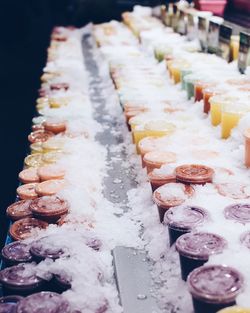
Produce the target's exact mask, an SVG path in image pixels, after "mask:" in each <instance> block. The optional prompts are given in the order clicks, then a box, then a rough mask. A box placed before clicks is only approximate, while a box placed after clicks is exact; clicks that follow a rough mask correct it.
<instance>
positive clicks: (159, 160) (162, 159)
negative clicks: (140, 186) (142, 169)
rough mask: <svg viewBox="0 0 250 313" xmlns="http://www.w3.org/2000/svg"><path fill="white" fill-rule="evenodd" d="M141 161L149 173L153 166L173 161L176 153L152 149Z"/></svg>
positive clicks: (157, 166) (156, 166)
mask: <svg viewBox="0 0 250 313" xmlns="http://www.w3.org/2000/svg"><path fill="white" fill-rule="evenodd" d="M143 162H144V164H145V165H146V168H147V173H150V172H152V171H153V170H154V169H155V168H160V167H161V166H162V165H164V164H170V163H175V162H176V154H175V153H173V152H167V151H159V150H153V151H151V152H148V153H146V154H145V155H144V157H143Z"/></svg>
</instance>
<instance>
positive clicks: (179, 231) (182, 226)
mask: <svg viewBox="0 0 250 313" xmlns="http://www.w3.org/2000/svg"><path fill="white" fill-rule="evenodd" d="M207 216H208V214H207V212H206V210H205V209H203V208H200V207H197V206H185V205H182V206H178V207H175V208H172V209H169V210H168V211H167V213H166V214H165V217H164V225H166V226H167V227H168V234H169V243H170V246H172V245H173V244H174V243H175V242H176V240H177V239H178V238H179V237H180V236H181V235H184V234H186V233H190V232H191V231H194V230H195V228H196V227H197V226H199V225H202V224H203V223H204V222H205V220H206V219H207Z"/></svg>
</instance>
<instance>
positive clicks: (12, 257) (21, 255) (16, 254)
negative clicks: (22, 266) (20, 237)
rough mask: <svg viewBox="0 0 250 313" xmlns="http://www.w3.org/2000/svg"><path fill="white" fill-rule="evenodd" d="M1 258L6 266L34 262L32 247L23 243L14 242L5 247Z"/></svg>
mask: <svg viewBox="0 0 250 313" xmlns="http://www.w3.org/2000/svg"><path fill="white" fill-rule="evenodd" d="M1 256H2V260H3V261H4V264H5V265H6V266H13V265H17V264H19V263H27V262H31V261H32V255H31V254H30V245H28V244H26V243H23V242H22V241H16V242H12V243H10V244H8V245H7V246H5V247H3V249H2V251H1Z"/></svg>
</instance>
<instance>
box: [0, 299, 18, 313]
mask: <svg viewBox="0 0 250 313" xmlns="http://www.w3.org/2000/svg"><path fill="white" fill-rule="evenodd" d="M21 299H23V297H20V296H6V297H2V298H0V313H16V306H17V302H19V301H20V300H21Z"/></svg>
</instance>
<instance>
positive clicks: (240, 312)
mask: <svg viewBox="0 0 250 313" xmlns="http://www.w3.org/2000/svg"><path fill="white" fill-rule="evenodd" d="M217 313H250V309H249V308H243V307H240V306H236V305H235V306H230V307H228V308H225V309H222V310H220V311H218V312H217Z"/></svg>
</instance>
